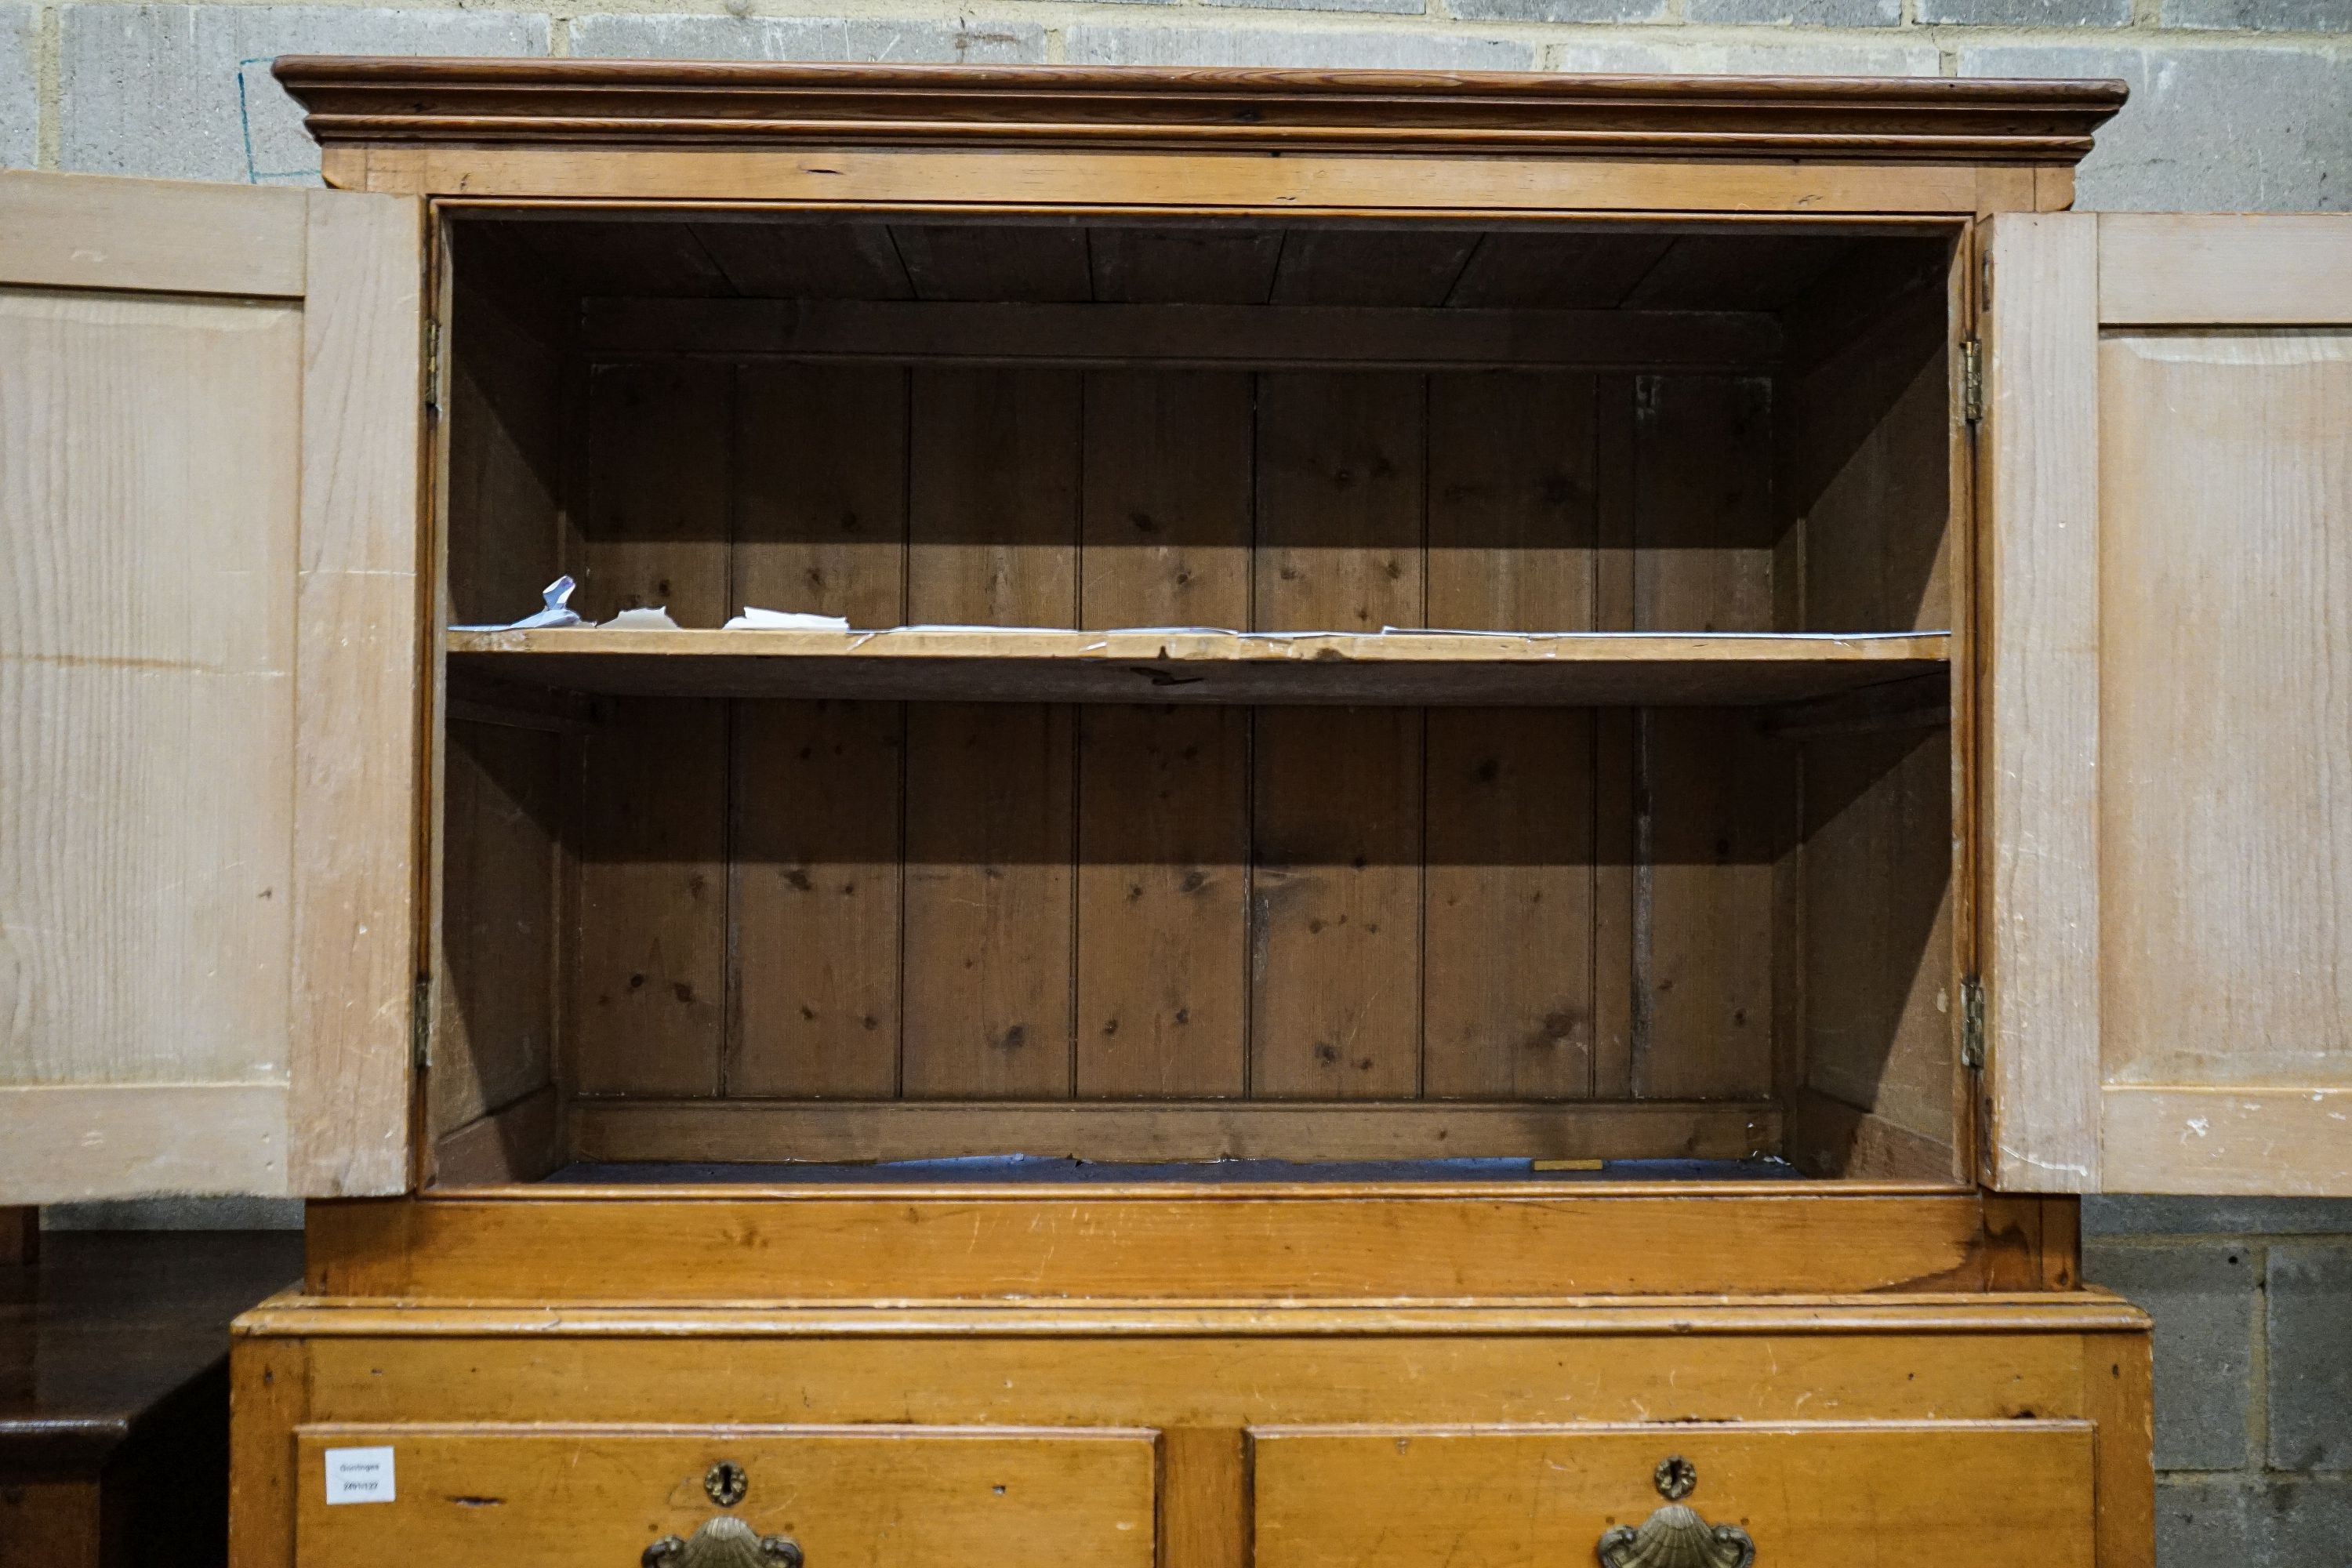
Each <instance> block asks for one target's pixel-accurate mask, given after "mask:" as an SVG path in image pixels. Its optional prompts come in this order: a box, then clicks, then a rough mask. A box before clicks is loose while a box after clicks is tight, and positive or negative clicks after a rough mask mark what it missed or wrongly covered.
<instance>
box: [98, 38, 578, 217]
mask: <svg viewBox="0 0 2352 1568" xmlns="http://www.w3.org/2000/svg"><path fill="white" fill-rule="evenodd" d="M63 46H64V58H63V76H64V82H63V89H64V98H65V106H64V108H65V115H64V123H63V126H62V128H61V130H62V140H61V145H60V147H59V151H58V161H59V162H60V163H62V164H63V165H64V166H65V167H66V168H68V169H88V170H93V171H96V172H98V173H100V174H163V175H175V176H179V177H181V178H187V179H198V180H239V181H249V182H253V183H257V184H317V183H318V179H319V149H318V147H317V146H316V145H315V144H314V143H312V142H311V141H310V138H309V137H308V136H306V135H304V134H303V132H302V115H301V110H300V109H299V108H298V107H297V106H296V104H295V102H294V100H292V99H290V98H289V97H287V96H286V94H285V93H284V92H282V91H280V90H279V89H278V83H277V82H276V81H275V80H274V79H271V77H270V75H269V62H270V61H271V60H272V59H273V58H276V57H277V56H279V55H292V54H328V55H334V54H350V55H538V54H545V53H546V52H547V18H545V17H544V16H521V15H518V14H515V13H512V12H503V11H460V10H455V9H442V8H440V7H434V8H431V9H422V8H420V9H417V10H413V11H393V10H380V9H376V8H373V7H363V6H358V5H351V6H343V5H71V6H68V7H67V8H66V12H65V20H64V37H63Z"/></svg>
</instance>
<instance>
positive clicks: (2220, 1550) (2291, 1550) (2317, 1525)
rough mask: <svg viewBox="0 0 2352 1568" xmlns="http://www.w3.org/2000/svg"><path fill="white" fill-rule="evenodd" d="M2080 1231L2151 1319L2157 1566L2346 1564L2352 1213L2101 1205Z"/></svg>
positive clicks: (2325, 1207)
mask: <svg viewBox="0 0 2352 1568" xmlns="http://www.w3.org/2000/svg"><path fill="white" fill-rule="evenodd" d="M2083 1230H2084V1240H2083V1272H2084V1275H2085V1276H2087V1277H2088V1278H2089V1279H2092V1280H2093V1281H2095V1282H2096V1283H2099V1284H2103V1285H2105V1286H2106V1287H2108V1288H2109V1289H2113V1290H2116V1291H2120V1292H2121V1293H2122V1294H2124V1295H2126V1296H2128V1297H2130V1298H2131V1299H2132V1300H2135V1301H2137V1302H2138V1303H2139V1304H2140V1305H2141V1306H2142V1307H2145V1308H2146V1309H2147V1310H2148V1312H2149V1314H2150V1315H2151V1316H2153V1317H2154V1318H2155V1319H2156V1468H2157V1494H2156V1508H2157V1563H2158V1568H2210V1565H2212V1564H2219V1563H2231V1564H2235V1565H2242V1568H2347V1565H2352V1202H2341V1201H2336V1202H2311V1201H2289V1200H2263V1201H2250V1200H2243V1199H2230V1200H2219V1199H2189V1198H2105V1199H2094V1200H2093V1201H2091V1202H2090V1203H2089V1204H2087V1205H2084V1211H2083Z"/></svg>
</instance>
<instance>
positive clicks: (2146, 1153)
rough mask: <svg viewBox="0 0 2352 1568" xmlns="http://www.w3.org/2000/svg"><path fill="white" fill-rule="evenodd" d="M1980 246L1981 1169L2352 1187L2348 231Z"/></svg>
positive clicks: (2325, 222)
mask: <svg viewBox="0 0 2352 1568" xmlns="http://www.w3.org/2000/svg"><path fill="white" fill-rule="evenodd" d="M1988 256H1989V268H1988V271H1987V286H1988V289H1989V294H1988V300H1987V309H1986V333H1985V343H1986V369H1985V375H1986V416H1985V426H1984V429H1983V432H1982V435H1981V437H1980V440H1981V445H1980V447H1979V454H1980V462H1981V463H1982V465H1983V471H1982V481H1983V482H1982V486H1981V493H1982V494H1983V496H1984V499H1985V503H1986V506H1987V508H1988V511H1987V517H1986V529H1985V531H1984V535H1983V538H1984V542H1985V547H1986V551H1987V553H1986V555H1985V557H1984V565H1985V572H1984V578H1985V582H1986V584H1987V590H1988V591H1987V595H1986V601H1985V607H1984V616H1985V618H1984V621H1983V623H1982V625H1983V626H1984V629H1985V632H1986V637H1985V654H1984V667H1983V669H1984V676H1985V682H1984V704H1983V707H1982V709H1981V720H1982V725H1983V730H1982V738H1983V758H1984V774H1983V779H1984V812H1985V815H1984V818H1983V826H1984V830H1985V831H1984V839H1985V847H1986V855H1985V858H1984V860H1983V862H1982V865H1983V868H1984V882H1983V896H1984V900H1985V902H1984V910H1983V915H1984V919H1983V922H1982V931H1983V936H1984V944H1985V945H1984V952H1983V959H1984V965H1985V969H1984V982H1985V1004H1986V1033H1985V1037H1986V1046H1987V1056H1986V1064H1985V1083H1986V1092H1987V1097H1988V1099H1989V1101H1990V1104H1989V1107H1988V1110H1989V1114H1988V1116H1987V1117H1986V1126H1987V1133H1988V1136H1987V1147H1986V1152H1985V1163H1984V1175H1985V1177H1986V1179H1987V1180H1988V1181H1989V1182H1990V1184H1992V1185H1994V1186H1997V1187H2003V1188H2009V1189H2012V1190H2021V1191H2042V1192H2078V1193H2080V1192H2119V1193H2253V1194H2352V218H2345V217H2332V216H2329V217H2319V216H2293V217H2287V216H2281V217H2236V216H2152V215H2142V214H2110V215H2099V216H2092V215H2087V214H2051V215H2044V216H2030V215H2016V216H2010V215H2004V216H2000V217H1996V218H1994V219H1993V220H1992V222H1991V232H1990V248H1989V252H1988Z"/></svg>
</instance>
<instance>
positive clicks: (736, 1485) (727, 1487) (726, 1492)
mask: <svg viewBox="0 0 2352 1568" xmlns="http://www.w3.org/2000/svg"><path fill="white" fill-rule="evenodd" d="M702 1489H703V1490H704V1491H705V1492H708V1493H709V1496H710V1500H711V1501H712V1502H715V1503H717V1504H718V1505H719V1507H720V1508H733V1507H734V1506H735V1505H736V1504H737V1503H739V1502H741V1501H742V1500H743V1494H744V1493H746V1492H748V1491H750V1490H751V1477H750V1476H747V1475H745V1474H744V1473H743V1467H742V1466H740V1465H739V1464H737V1463H736V1462H735V1461H734V1460H732V1459H721V1460H719V1462H718V1463H717V1464H715V1465H713V1466H711V1467H710V1468H709V1471H708V1472H707V1473H706V1474H705V1475H704V1476H703V1478H702Z"/></svg>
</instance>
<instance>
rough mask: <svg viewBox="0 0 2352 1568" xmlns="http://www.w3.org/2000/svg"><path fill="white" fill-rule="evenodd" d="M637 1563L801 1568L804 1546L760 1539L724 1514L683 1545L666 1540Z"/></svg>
mask: <svg viewBox="0 0 2352 1568" xmlns="http://www.w3.org/2000/svg"><path fill="white" fill-rule="evenodd" d="M638 1562H639V1563H640V1564H641V1568H801V1545H800V1542H797V1541H794V1540H793V1538H792V1537H790V1536H788V1535H761V1534H760V1533H758V1532H757V1531H754V1530H752V1528H751V1526H750V1525H748V1524H746V1523H744V1522H743V1521H741V1520H740V1519H737V1518H736V1517H735V1516H734V1515H733V1514H729V1513H722V1514H720V1515H719V1517H718V1518H716V1519H709V1520H705V1521H703V1522H702V1528H700V1529H699V1530H697V1531H695V1532H694V1533H693V1534H692V1535H690V1536H688V1537H687V1538H686V1539H685V1540H683V1541H680V1540H679V1539H678V1538H677V1536H675V1535H665V1536H663V1537H662V1538H661V1539H660V1540H659V1541H656V1542H654V1543H653V1544H652V1545H651V1546H648V1547H646V1554H645V1555H644V1556H643V1557H641V1558H639V1559H638Z"/></svg>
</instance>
